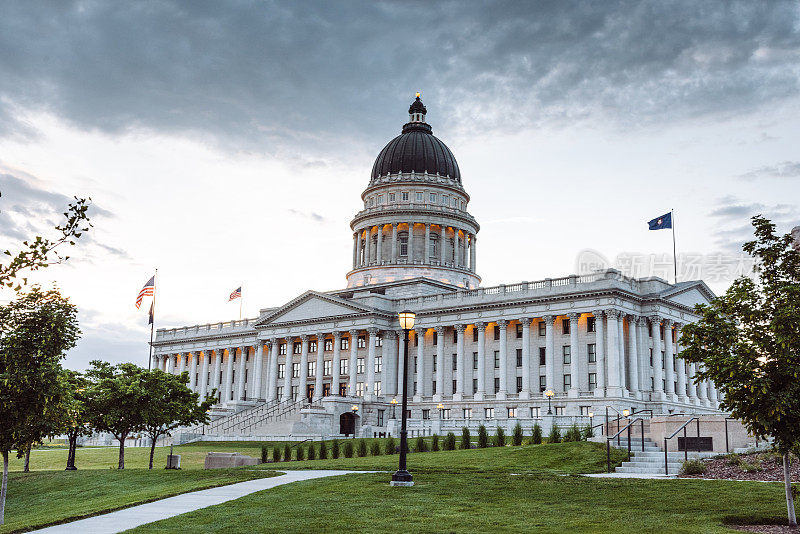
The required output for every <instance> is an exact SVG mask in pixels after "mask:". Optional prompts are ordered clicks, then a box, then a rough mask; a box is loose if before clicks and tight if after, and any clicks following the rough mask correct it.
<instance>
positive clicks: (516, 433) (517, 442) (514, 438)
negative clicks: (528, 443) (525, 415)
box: [511, 423, 522, 445]
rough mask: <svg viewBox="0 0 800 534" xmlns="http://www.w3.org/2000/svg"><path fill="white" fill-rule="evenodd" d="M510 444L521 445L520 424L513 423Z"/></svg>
mask: <svg viewBox="0 0 800 534" xmlns="http://www.w3.org/2000/svg"><path fill="white" fill-rule="evenodd" d="M511 444H512V445H522V425H521V424H519V423H517V424H516V425H514V434H513V436H512V437H511Z"/></svg>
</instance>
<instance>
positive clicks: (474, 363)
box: [472, 352, 478, 370]
mask: <svg viewBox="0 0 800 534" xmlns="http://www.w3.org/2000/svg"><path fill="white" fill-rule="evenodd" d="M472 369H473V370H477V369H478V353H477V352H473V353H472Z"/></svg>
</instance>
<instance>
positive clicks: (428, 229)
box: [423, 223, 431, 265]
mask: <svg viewBox="0 0 800 534" xmlns="http://www.w3.org/2000/svg"><path fill="white" fill-rule="evenodd" d="M423 257H424V258H425V265H428V264H430V262H431V225H430V223H425V254H424V256H423Z"/></svg>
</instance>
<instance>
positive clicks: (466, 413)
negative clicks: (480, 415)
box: [464, 408, 472, 419]
mask: <svg viewBox="0 0 800 534" xmlns="http://www.w3.org/2000/svg"><path fill="white" fill-rule="evenodd" d="M464 419H472V408H464Z"/></svg>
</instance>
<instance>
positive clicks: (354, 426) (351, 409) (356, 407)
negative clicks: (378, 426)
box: [350, 404, 358, 439]
mask: <svg viewBox="0 0 800 534" xmlns="http://www.w3.org/2000/svg"><path fill="white" fill-rule="evenodd" d="M350 411H352V412H353V439H356V416H357V415H358V405H357V404H354V405H353V406H351V407H350Z"/></svg>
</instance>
